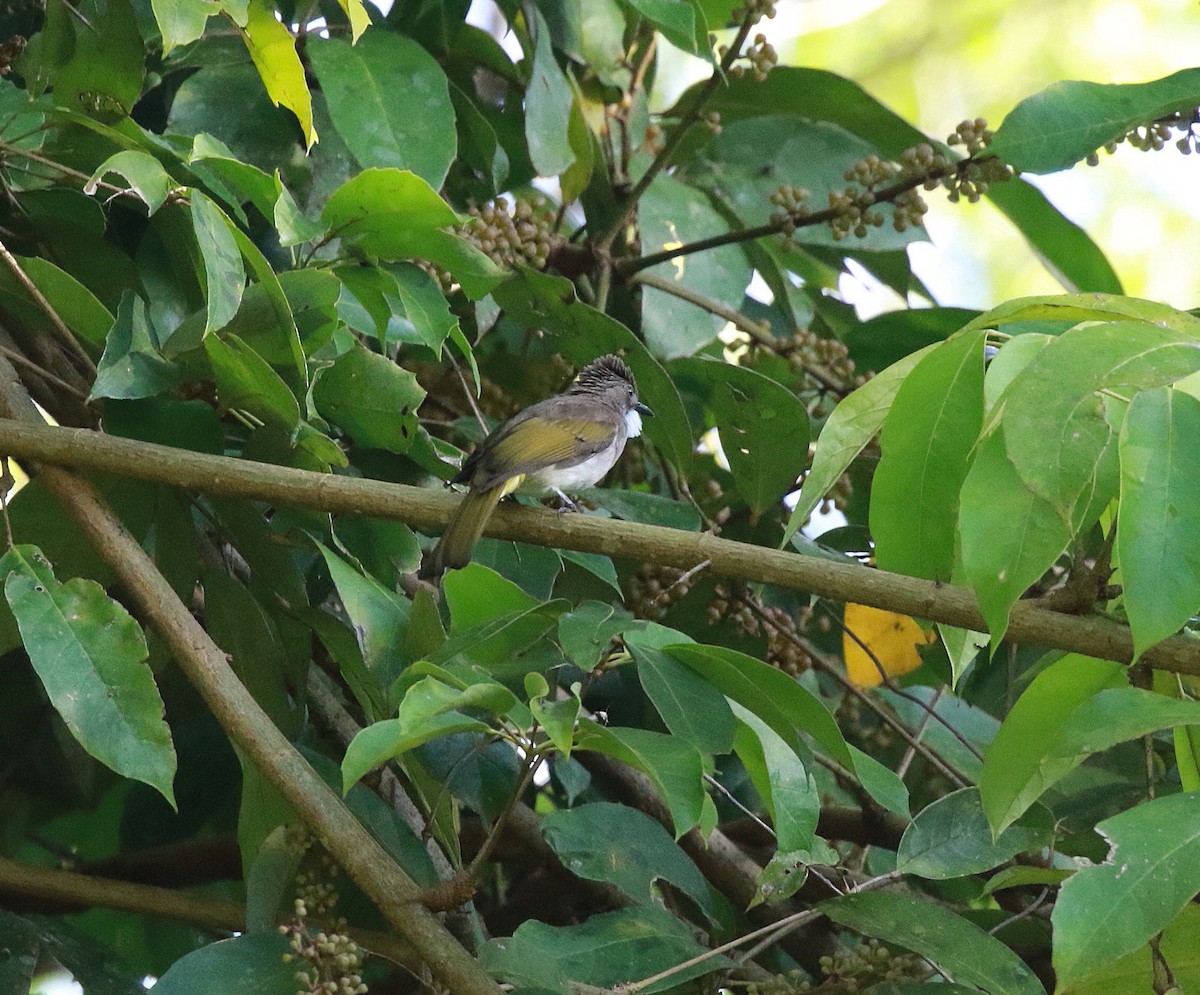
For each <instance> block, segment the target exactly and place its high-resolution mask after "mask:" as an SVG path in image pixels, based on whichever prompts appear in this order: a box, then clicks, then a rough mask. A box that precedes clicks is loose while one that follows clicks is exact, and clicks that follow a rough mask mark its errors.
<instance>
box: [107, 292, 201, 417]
mask: <svg viewBox="0 0 1200 995" xmlns="http://www.w3.org/2000/svg"><path fill="white" fill-rule="evenodd" d="M179 378H180V371H179V370H177V369H176V368H175V367H174V366H173V365H172V364H171V362H170V361H169V360H167V359H166V358H165V357H164V356H163V354H162V352H161V350H160V348H159V343H158V338H157V336H156V335H155V334H154V329H153V328H151V326H150V321H149V319H148V318H147V316H146V305H145V302H144V301H143V300H142V299H141V298H140V297H137V296H135V295H134V294H133V293H132V291H126V292H125V294H124V295H123V296H122V297H121V305H120V307H118V308H117V318H116V321H114V322H113V326H112V330H111V331H110V332H109V333H108V341H107V342H106V343H105V345H104V355H103V356H102V357H101V358H100V362H99V364H98V365H97V367H96V380H95V382H94V383H93V384H92V390H91V395H90V396H91V397H113V398H138V397H154V396H155V395H157V394H161V393H163V392H164V391H166V390H169V389H170V388H171V387H173V386H175V383H176V382H177V381H178V380H179Z"/></svg>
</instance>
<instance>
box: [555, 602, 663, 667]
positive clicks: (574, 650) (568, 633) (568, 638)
mask: <svg viewBox="0 0 1200 995" xmlns="http://www.w3.org/2000/svg"><path fill="white" fill-rule="evenodd" d="M645 626H646V623H645V622H640V621H638V620H637V619H635V618H634V617H633V616H632V615H630V614H629V613H628V612H625V611H622V610H620V609H617V608H614V607H613V606H612V605H609V604H604V603H603V602H600V601H583V602H580V604H579V605H578V606H577V607H575V608H573V609H572V610H571V611H569V612H565V613H564V614H562V615H560V616H559V619H558V643H559V645H560V646H561V647H562V651H563V653H564V654H565V655H566V657H567V658H568V659H569V660H570V661H571V662H572V663H573V664H575V666H577V667H579V668H580V669H581V670H592V669H593V668H595V666H596V664H597V663H599V662H600V659H601V657H603V655H604V654H605V653H607V652H608V650H609V647H610V646H611V644H612V640H613V637H614V636H618V635H620V634H621V633H622V632H628V631H630V630H633V631H637V630H640V629H643V628H645ZM680 638H682V636H681V637H680Z"/></svg>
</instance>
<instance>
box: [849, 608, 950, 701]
mask: <svg viewBox="0 0 1200 995" xmlns="http://www.w3.org/2000/svg"><path fill="white" fill-rule="evenodd" d="M843 621H844V622H845V626H846V628H845V631H844V632H843V634H842V655H843V656H844V657H845V658H846V674H847V676H848V677H849V678H850V680H851V682H852V683H854V684H856V685H857V686H858V687H860V688H872V687H875V686H876V685H878V684H882V683H883V677H882V676H881V675H880V673H879V669H880V667H882V668H883V671H884V673H886V674H887V676H888V677H900V676H901V675H903V674H907V673H910V672H911V671H914V670H916V669H917V668H918V667H919V666H921V654H920V653H919V652H918V651H917V647H919V646H924V645H925V644H926V643H931V642H933V640H934V635H933V633H932V632H926V631H925V630H924V629H922V628H921V627H920V626H919V625H917V623H916V622H914V621H913V620H912V619H911V618H909V617H908V616H907V615H897V614H896V613H895V612H888V611H883V610H882V609H880V608H868V607H867V606H866V605H856V604H847V605H846V611H845V615H844V616H843ZM856 637H857V638H856ZM877 661H878V662H877Z"/></svg>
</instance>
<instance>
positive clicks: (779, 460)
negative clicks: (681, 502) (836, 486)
mask: <svg viewBox="0 0 1200 995" xmlns="http://www.w3.org/2000/svg"><path fill="white" fill-rule="evenodd" d="M981 366H982V363H981ZM671 374H672V375H673V376H674V377H675V379H676V381H677V382H680V384H681V386H682V385H683V384H686V383H687V382H688V381H689V380H690V381H692V382H694V383H697V384H699V385H701V390H702V392H703V396H704V397H705V399H706V401H707V403H708V406H709V408H710V409H711V411H712V415H713V424H714V426H715V427H716V428H717V430H718V432H719V433H720V438H721V451H722V452H723V453H724V454H725V458H726V460H727V461H728V462H729V472H730V473H731V474H733V479H734V480H735V481H736V482H737V488H738V491H740V492H741V495H742V497H744V498H745V499H746V502H747V503H748V504H749V505H750V510H751V511H753V512H754V513H755V514H756V515H761V514H763V513H764V512H765V511H767V510H768V509H770V508H773V507H775V506H776V505H778V504H779V502H780V501H781V500H782V498H783V496H784V494H786V493H787V492H788V491H790V490H791V489H792V488H793V487H795V486H796V481H797V480H798V479H799V477H800V474H801V471H802V470H803V469H804V466H805V464H806V463H807V462H808V436H809V424H808V412H807V411H806V410H805V407H804V405H803V403H801V401H800V400H799V398H797V397H796V395H795V394H793V393H792V392H791V391H790V390H788V389H787V388H786V387H784V386H783V385H782V384H778V383H776V382H775V381H774V380H771V379H769V378H768V377H765V376H763V375H762V374H760V373H756V372H754V371H753V370H750V369H747V368H746V367H744V366H735V365H733V364H731V363H720V362H712V361H711V360H707V359H701V358H696V359H681V360H675V361H674V362H672V363H671Z"/></svg>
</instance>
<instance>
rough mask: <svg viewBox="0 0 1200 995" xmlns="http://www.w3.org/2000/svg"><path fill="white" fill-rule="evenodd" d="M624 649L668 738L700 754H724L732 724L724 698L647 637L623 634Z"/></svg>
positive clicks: (731, 717) (727, 747)
mask: <svg viewBox="0 0 1200 995" xmlns="http://www.w3.org/2000/svg"><path fill="white" fill-rule="evenodd" d="M673 635H675V637H676V639H677V638H678V635H677V634H673ZM672 641H674V640H672ZM625 645H626V646H627V647H628V649H629V651H630V652H631V653H632V654H633V656H634V659H635V660H637V665H638V679H639V680H640V681H641V683H642V688H643V689H644V690H645V692H646V695H647V696H648V697H649V698H650V701H651V702H652V703H653V704H654V707H655V708H656V709H657V710H658V714H659V715H660V716H661V717H662V720H663V722H664V723H665V724H666V726H667V728H668V729H669V730H671V734H672V735H673V736H676V737H678V738H679V739H682V740H683V741H684V742H687V743H691V744H692V745H693V746H695V747H696V749H698V750H699V751H700V752H701V753H728V752H729V749H730V747H731V746H732V745H733V734H734V730H735V723H734V718H733V713H732V712H731V711H730V710H729V705H728V703H727V702H726V701H725V696H724V695H723V694H721V692H720V691H718V690H717V689H716V688H715V687H713V686H712V685H711V684H709V683H708V682H707V681H705V680H703V679H702V678H701V677H699V676H698V675H697V674H696V672H695V671H693V670H691V669H689V668H688V667H685V666H684V665H683V664H681V663H679V662H678V661H676V660H674V659H672V658H671V657H669V656H667V654H666V653H664V652H662V650H661V649H660V648H659V645H658V643H657V641H656V640H654V639H653V638H651V636H650V633H638V634H636V635H634V634H627V635H626V636H625Z"/></svg>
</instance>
